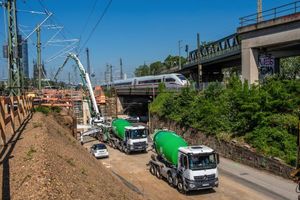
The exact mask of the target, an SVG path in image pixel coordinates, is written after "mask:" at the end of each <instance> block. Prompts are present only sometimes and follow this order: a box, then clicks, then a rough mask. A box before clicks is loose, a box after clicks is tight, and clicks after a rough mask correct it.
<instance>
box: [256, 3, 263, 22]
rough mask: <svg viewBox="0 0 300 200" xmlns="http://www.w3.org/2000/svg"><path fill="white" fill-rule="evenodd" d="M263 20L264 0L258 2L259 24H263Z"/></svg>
mask: <svg viewBox="0 0 300 200" xmlns="http://www.w3.org/2000/svg"><path fill="white" fill-rule="evenodd" d="M262 20H263V16H262V0H257V22H261V21H262Z"/></svg>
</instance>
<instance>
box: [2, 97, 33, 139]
mask: <svg viewBox="0 0 300 200" xmlns="http://www.w3.org/2000/svg"><path fill="white" fill-rule="evenodd" d="M31 110H32V100H31V98H29V97H26V96H15V97H0V133H1V139H2V143H3V144H6V136H7V135H8V134H12V133H14V132H15V131H16V130H17V129H18V128H19V127H20V126H21V125H22V123H23V121H24V120H25V119H26V118H27V117H28V115H29V114H30V113H31Z"/></svg>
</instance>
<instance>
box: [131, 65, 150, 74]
mask: <svg viewBox="0 0 300 200" xmlns="http://www.w3.org/2000/svg"><path fill="white" fill-rule="evenodd" d="M149 74H150V68H149V67H148V66H147V65H145V64H144V65H140V66H139V67H138V68H136V69H135V71H134V75H135V76H136V77H140V76H147V75H149Z"/></svg>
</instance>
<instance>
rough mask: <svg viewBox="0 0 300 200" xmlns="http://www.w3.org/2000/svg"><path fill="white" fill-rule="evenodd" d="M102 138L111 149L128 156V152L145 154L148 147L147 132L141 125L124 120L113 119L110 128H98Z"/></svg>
mask: <svg viewBox="0 0 300 200" xmlns="http://www.w3.org/2000/svg"><path fill="white" fill-rule="evenodd" d="M100 127H101V129H102V131H101V132H102V134H101V135H102V138H101V139H100V140H102V141H105V142H108V143H109V144H110V146H112V147H113V148H118V149H119V150H121V151H123V152H125V153H126V154H129V153H130V152H136V151H140V152H145V151H146V150H147V147H148V138H147V137H148V130H147V129H146V128H145V127H144V126H141V125H137V126H135V125H133V124H131V123H130V122H128V121H127V120H125V119H114V120H113V121H112V123H111V126H104V125H103V126H100Z"/></svg>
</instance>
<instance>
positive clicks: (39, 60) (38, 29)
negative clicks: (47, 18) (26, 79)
mask: <svg viewBox="0 0 300 200" xmlns="http://www.w3.org/2000/svg"><path fill="white" fill-rule="evenodd" d="M36 35H37V43H36V47H37V68H38V90H39V91H40V90H41V89H42V69H41V68H42V55H41V28H40V26H38V28H37V29H36Z"/></svg>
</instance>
